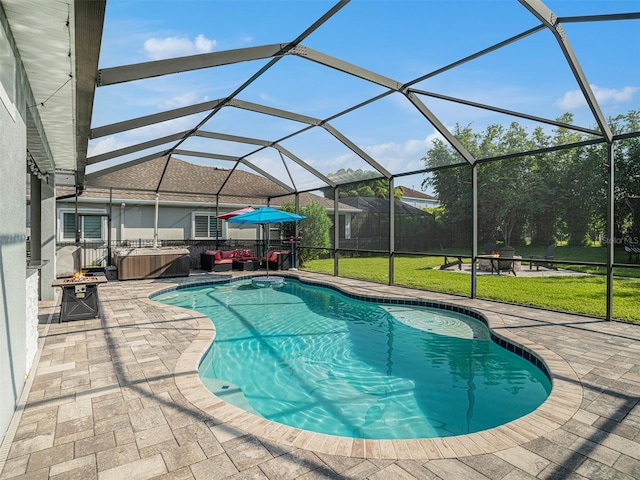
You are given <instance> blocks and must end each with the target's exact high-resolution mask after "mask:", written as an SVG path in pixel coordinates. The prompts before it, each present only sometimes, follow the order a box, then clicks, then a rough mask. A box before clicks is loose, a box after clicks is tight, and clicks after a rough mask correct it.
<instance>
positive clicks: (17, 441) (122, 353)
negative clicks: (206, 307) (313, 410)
mask: <svg viewBox="0 0 640 480" xmlns="http://www.w3.org/2000/svg"><path fill="white" fill-rule="evenodd" d="M296 274H297V275H299V276H300V277H301V278H312V279H314V280H316V281H325V282H327V281H330V282H331V283H332V284H335V285H339V286H340V287H341V288H344V289H345V290H349V291H354V292H359V293H364V294H367V295H379V296H388V297H394V296H400V297H405V298H406V297H411V298H424V299H431V300H433V299H438V300H442V301H449V302H454V303H458V304H462V305H465V306H467V307H471V308H475V309H477V310H479V311H481V312H482V313H484V314H485V315H486V316H487V317H488V318H489V321H490V323H491V326H492V327H493V328H494V331H496V332H497V333H498V334H499V335H501V336H504V337H508V338H512V339H514V340H516V341H518V343H520V344H521V345H523V346H525V347H526V348H528V349H530V350H531V351H534V352H536V353H537V354H538V355H539V356H540V357H541V358H543V360H544V361H545V362H546V363H547V365H549V367H550V369H551V371H552V373H553V374H554V389H553V392H552V395H551V397H550V399H549V400H548V401H547V402H546V403H545V404H544V405H543V406H542V407H540V408H539V409H538V410H537V411H536V412H534V413H533V414H531V415H529V416H527V417H524V418H522V419H519V420H517V421H515V422H512V423H511V424H509V425H507V426H503V427H500V428H499V429H491V430H488V431H486V432H480V433H477V434H472V435H463V436H459V437H449V438H444V439H433V440H426V441H417V440H416V441H393V442H391V441H388V442H378V441H357V440H351V439H341V438H338V437H328V436H323V435H319V434H313V433H310V432H304V431H300V430H296V429H293V428H289V427H283V426H281V425H278V424H274V423H272V422H269V421H267V420H265V419H262V418H260V417H256V416H253V415H249V414H246V413H245V412H243V411H241V410H239V409H237V408H235V407H232V406H230V405H228V404H226V403H224V402H222V401H220V400H218V399H217V398H216V397H214V396H213V395H212V394H210V393H209V392H208V391H206V390H205V389H204V387H202V385H201V384H200V383H199V381H198V380H197V375H196V373H195V372H196V368H197V362H198V360H199V358H200V357H201V355H202V353H203V351H204V350H205V349H206V348H207V346H208V345H209V342H210V341H211V338H212V337H213V335H214V331H215V330H214V326H213V324H212V323H211V321H210V320H209V319H208V318H206V317H202V316H201V315H199V314H197V313H196V312H189V311H186V310H180V309H177V308H173V307H168V306H165V305H161V304H158V303H155V302H153V301H152V300H149V298H148V296H149V294H150V293H152V292H154V291H157V290H160V289H164V288H167V287H168V286H172V285H175V284H177V283H182V282H197V281H200V280H203V279H205V280H210V279H212V278H217V277H216V275H215V274H209V275H198V274H197V273H196V272H194V275H192V276H190V277H188V278H182V279H172V280H156V281H152V280H144V281H142V280H141V281H126V282H109V283H108V284H105V285H102V286H100V287H99V295H100V301H101V316H102V318H101V319H96V320H85V321H72V322H64V323H57V316H58V311H59V305H56V304H50V305H46V304H42V305H41V309H40V313H41V325H40V329H41V348H40V350H39V354H38V358H37V359H36V364H35V365H34V369H33V371H32V374H31V376H30V377H29V379H28V381H27V385H26V388H25V393H24V394H23V400H24V404H23V405H21V407H20V409H19V411H18V413H17V414H16V416H15V417H14V421H13V422H12V424H11V426H10V428H9V432H8V433H7V436H6V439H5V442H4V443H3V444H2V448H0V468H1V469H2V470H1V473H0V479H2V480H4V479H8V478H14V479H27V478H28V479H39V478H55V479H58V478H59V479H62V478H78V479H91V478H97V479H101V480H103V479H104V480H107V479H114V480H115V479H118V480H120V479H133V480H136V479H149V478H161V479H217V478H232V479H245V478H246V479H248V478H255V479H273V480H275V479H277V480H281V479H293V478H305V479H315V478H317V479H327V478H353V479H361V478H370V479H413V478H417V479H446V480H448V479H487V478H488V479H504V480H514V479H529V478H554V479H565V478H575V479H582V478H584V479H601V478H603V479H604V478H606V479H609V478H611V479H613V478H615V479H635V478H640V408H638V407H637V403H638V399H639V397H640V341H639V340H640V326H636V325H631V324H625V323H618V322H606V321H602V320H598V319H594V318H587V317H580V316H575V315H568V314H560V313H554V312H548V311H544V310H537V309H529V308H524V307H517V306H512V305H506V304H500V303H493V302H489V301H482V300H471V299H466V298H459V297H451V296H448V295H444V294H437V293H430V292H422V291H417V290H410V289H405V288H397V287H389V286H385V285H378V284H370V283H366V282H360V281H356V280H349V279H340V278H335V277H328V276H323V275H313V274H309V273H305V272H297V273H296Z"/></svg>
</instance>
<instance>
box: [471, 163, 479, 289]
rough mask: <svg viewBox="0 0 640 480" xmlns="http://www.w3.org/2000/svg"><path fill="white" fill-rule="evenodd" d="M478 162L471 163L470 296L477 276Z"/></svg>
mask: <svg viewBox="0 0 640 480" xmlns="http://www.w3.org/2000/svg"><path fill="white" fill-rule="evenodd" d="M477 257H478V164H477V163H474V164H473V165H471V298H476V296H477V293H478V292H477V290H478V276H477V272H476V262H477V261H478V259H477Z"/></svg>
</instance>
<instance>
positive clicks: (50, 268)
mask: <svg viewBox="0 0 640 480" xmlns="http://www.w3.org/2000/svg"><path fill="white" fill-rule="evenodd" d="M40 191H41V195H40V232H41V247H40V258H41V259H42V260H43V261H45V260H46V261H48V263H47V264H46V265H45V266H44V267H42V269H40V299H41V300H54V299H55V295H56V292H55V289H54V288H53V287H52V286H51V284H52V283H53V281H54V280H55V279H56V219H57V217H56V189H55V174H54V173H53V172H50V173H49V178H48V183H47V182H45V181H41V182H40Z"/></svg>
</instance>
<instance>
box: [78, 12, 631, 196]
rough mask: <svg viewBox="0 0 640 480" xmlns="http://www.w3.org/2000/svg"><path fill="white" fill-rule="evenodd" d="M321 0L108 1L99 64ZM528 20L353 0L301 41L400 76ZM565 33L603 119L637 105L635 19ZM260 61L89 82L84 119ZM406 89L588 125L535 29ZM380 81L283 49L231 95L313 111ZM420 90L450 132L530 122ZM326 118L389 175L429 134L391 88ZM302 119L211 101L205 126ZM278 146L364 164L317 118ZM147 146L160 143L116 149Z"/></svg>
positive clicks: (278, 23) (568, 80) (138, 109)
mask: <svg viewBox="0 0 640 480" xmlns="http://www.w3.org/2000/svg"><path fill="white" fill-rule="evenodd" d="M334 3H335V2H332V1H314V0H306V1H302V0H296V1H294V0H290V1H266V0H264V1H244V0H236V1H205V0H201V1H191V0H180V1H177V0H160V1H152V0H136V1H124V0H109V1H108V2H107V12H106V20H105V26H104V33H103V42H102V51H101V57H100V67H101V68H106V67H112V66H119V65H127V64H133V63H140V62H147V61H151V60H158V59H163V58H172V57H180V56H186V55H193V54H198V53H208V52H216V51H224V50H232V49H238V48H246V47H255V46H260V45H266V44H272V43H286V42H288V41H291V40H293V39H295V38H296V37H297V36H298V35H299V34H300V33H302V32H303V31H304V30H305V29H306V28H307V27H309V26H310V25H311V24H312V23H313V22H314V21H315V20H316V19H318V18H319V17H320V16H321V15H322V14H323V13H324V12H326V11H327V10H329V9H330V8H331V7H332V6H333V5H334ZM545 4H546V5H547V6H548V7H549V8H550V9H551V10H552V11H553V12H554V13H556V14H557V15H558V16H560V17H563V16H574V15H584V14H590V15H591V14H593V15H595V14H606V13H628V12H640V0H634V1H629V0H626V1H615V0H607V1H596V0H579V1H571V0H554V1H547V2H545ZM536 25H538V21H537V20H536V19H535V18H534V17H533V16H532V15H531V14H530V13H529V12H528V11H527V10H526V9H525V8H524V7H523V6H522V5H521V4H520V3H519V2H517V1H515V0H493V1H484V0H472V1H462V0H449V1H444V0H420V1H418V0H414V1H402V0H394V1H385V0H353V1H352V2H350V3H349V4H347V5H346V6H345V7H344V8H342V9H341V10H340V11H339V12H338V13H337V14H336V15H334V16H333V17H332V18H331V19H330V20H329V21H328V22H327V23H325V24H324V25H323V26H322V27H320V29H318V30H317V31H316V32H314V33H313V34H311V36H309V37H308V38H307V39H305V40H304V41H303V45H305V46H307V47H309V48H312V49H314V50H318V51H321V52H323V53H325V54H328V55H331V56H333V57H337V58H339V59H341V60H344V61H347V62H350V63H352V64H355V65H357V66H359V67H362V68H365V69H367V70H371V71H374V72H376V73H379V74H381V75H384V76H386V77H389V78H391V79H393V80H396V81H399V82H401V83H404V82H408V81H410V80H413V79H415V78H418V77H420V76H421V75H424V74H427V73H430V72H432V71H434V70H436V69H438V68H441V67H443V66H446V65H448V64H450V63H451V62H454V61H456V60H459V59H461V58H463V57H465V56H467V55H470V54H473V53H475V52H477V51H479V50H481V49H483V48H486V47H489V46H491V45H493V44H496V43H498V42H500V41H503V40H505V39H507V38H509V37H511V36H513V35H516V34H518V33H521V32H523V31H525V30H527V29H529V28H532V27H534V26H536ZM565 30H566V32H567V36H568V39H569V41H570V42H571V45H572V47H573V49H574V51H575V53H576V54H577V56H578V58H579V60H580V64H581V67H582V69H583V71H584V72H585V74H586V76H587V79H588V80H589V82H590V84H591V86H592V89H593V91H594V93H595V95H596V97H597V98H598V99H599V101H600V102H601V106H602V109H603V111H604V114H605V116H616V115H618V114H623V113H626V112H628V111H629V110H632V109H635V110H637V109H640V59H639V58H640V56H639V55H638V53H637V52H638V51H639V50H640V37H639V36H638V35H637V32H638V31H640V21H638V20H628V21H623V22H599V23H594V24H591V23H590V24H567V25H565ZM266 62H267V61H266V60H258V61H253V62H245V63H240V64H234V65H229V66H224V67H217V68H215V69H206V70H200V71H194V72H186V73H181V74H176V75H169V76H164V77H158V78H154V79H147V80H141V81H136V82H130V83H126V84H121V85H114V86H108V87H100V88H98V89H97V91H96V99H95V105H94V114H93V121H92V126H93V127H98V126H102V125H106V124H110V123H114V122H118V121H122V120H126V119H129V118H135V117H138V116H142V115H148V114H151V113H156V112H160V111H165V110H170V109H173V108H178V107H181V106H185V105H190V104H193V103H199V102H204V101H208V100H214V99H218V98H224V97H225V96H227V95H228V94H230V93H231V92H233V91H234V89H235V88H236V87H237V86H238V85H240V84H241V83H242V82H243V81H244V80H246V79H247V78H248V77H250V76H251V75H252V74H254V73H255V72H257V71H258V70H259V69H260V68H261V67H262V66H263V65H265V64H266ZM415 87H416V88H418V89H420V90H425V91H431V92H435V93H439V94H443V95H448V96H453V97H459V98H463V99H466V100H471V101H474V102H479V103H486V104H491V105H495V106H498V107H501V108H505V109H509V110H514V111H519V112H524V113H527V114H530V115H536V116H540V117H544V118H548V119H555V118H557V117H559V116H560V115H562V114H563V113H564V112H571V113H572V114H573V115H574V123H575V124H577V125H581V126H584V127H594V126H595V121H594V120H593V117H592V116H591V114H590V112H589V110H588V108H587V106H586V103H585V102H584V99H583V98H582V94H581V93H580V91H579V89H578V86H577V84H576V82H575V80H574V77H573V75H572V74H571V71H570V70H569V69H568V67H567V66H566V64H565V62H564V57H563V56H562V54H561V51H560V50H559V49H558V48H557V43H556V42H555V39H554V38H553V36H552V35H551V34H550V33H549V32H548V31H543V32H539V33H537V34H535V35H531V36H529V37H527V38H526V39H524V40H522V41H520V42H517V43H515V44H512V45H510V46H508V47H506V48H504V49H502V50H500V51H498V52H494V53H491V54H489V55H487V56H484V57H481V58H480V59H477V60H474V61H472V62H470V63H468V64H465V65H463V66H462V67H459V68H456V69H453V70H451V71H449V72H446V73H444V74H442V75H438V76H435V77H433V78H431V79H429V80H426V81H424V82H421V83H419V84H417V85H415ZM383 91H385V90H384V89H383V88H382V87H380V86H378V85H375V84H373V83H370V82H366V81H364V80H361V79H358V78H355V77H352V76H349V75H345V74H343V73H341V72H337V71H334V70H331V69H328V68H326V67H324V66H321V65H318V64H316V63H313V62H309V61H307V60H305V59H302V58H299V57H297V56H291V55H289V56H286V57H284V58H283V59H282V60H280V61H279V62H278V63H277V64H276V66H275V67H272V68H271V69H270V70H269V71H267V72H266V73H265V74H264V75H262V76H261V77H260V78H259V79H258V80H256V81H255V82H254V83H253V84H251V85H250V86H249V87H248V88H247V89H245V90H244V91H243V92H242V93H241V94H240V95H239V97H238V98H240V99H242V100H245V101H250V102H254V103H260V104H264V105H267V106H270V107H275V108H279V109H283V110H289V111H294V112H298V113H301V114H304V115H308V116H311V117H314V118H319V119H325V118H328V117H330V116H332V115H334V114H336V113H338V112H340V111H342V110H345V109H347V108H349V107H351V106H353V105H356V104H358V103H359V102H362V101H365V100H367V99H369V98H372V97H374V96H376V95H378V94H380V93H382V92H383ZM420 98H421V100H422V101H423V102H424V103H425V105H427V107H428V108H429V109H430V110H432V111H433V112H434V113H435V114H436V115H437V116H438V117H439V118H440V119H441V121H442V122H443V123H444V125H446V126H447V127H449V128H453V126H454V125H455V124H456V123H459V124H461V125H463V126H464V125H468V124H470V125H471V126H472V127H473V128H474V129H477V130H482V129H483V128H484V127H485V126H486V125H489V124H493V123H500V124H505V125H508V124H509V123H510V122H512V121H514V120H515V121H518V122H519V123H521V124H522V125H524V126H526V127H527V128H529V129H531V128H534V127H535V126H538V125H537V124H535V123H533V122H527V121H525V120H519V119H516V118H513V117H509V116H505V115H501V114H497V113H492V112H488V111H484V110H479V109H474V108H471V107H464V106H460V105H456V104H451V103H448V102H443V101H440V100H434V99H431V98H429V97H420ZM202 117H203V115H194V116H192V117H186V118H182V119H177V120H174V121H170V122H164V123H162V124H156V125H152V126H149V127H145V128H141V129H137V130H131V131H128V132H123V133H120V134H117V135H111V136H108V137H104V138H100V139H96V140H92V141H91V143H90V152H89V153H90V155H95V154H99V153H104V152H108V151H111V150H114V149H117V148H121V147H123V146H127V145H131V144H136V143H140V142H142V141H146V140H149V139H152V138H154V137H157V136H163V135H168V134H171V133H176V132H179V131H183V130H189V129H191V128H192V127H194V126H195V125H196V124H197V122H198V121H199V120H200V119H201V118H202ZM331 125H333V126H334V127H335V128H336V129H338V130H339V131H340V132H341V133H343V134H344V135H346V136H347V137H349V138H350V139H351V140H352V141H353V142H354V143H355V144H356V145H357V146H358V147H359V148H361V149H362V150H364V151H365V152H366V153H367V154H368V155H370V156H371V157H372V158H374V159H375V160H376V161H378V162H379V163H380V164H381V165H382V166H383V167H385V168H386V169H388V170H389V171H390V172H391V173H394V174H399V173H402V172H406V171H415V170H418V169H420V168H421V167H422V163H421V161H420V159H421V158H422V157H424V156H425V154H426V153H427V151H428V149H429V146H430V144H431V141H432V140H433V139H434V138H436V137H437V136H438V134H437V132H436V131H435V129H434V128H433V127H432V126H431V125H430V124H429V123H428V122H427V121H426V120H425V118H424V117H423V116H422V115H421V114H420V113H419V112H418V111H417V110H416V109H415V107H414V106H413V105H412V104H411V103H410V102H408V101H407V99H406V98H404V96H403V95H401V94H393V95H390V96H388V97H386V98H385V99H383V100H381V101H379V102H375V103H373V104H370V105H368V106H367V107H365V108H363V109H360V110H356V111H354V112H352V113H350V114H348V115H345V116H343V117H339V118H336V119H334V120H332V121H331ZM302 127H304V125H303V124H300V123H298V122H292V121H289V120H285V119H280V118H273V117H266V116H264V115H259V114H256V113H254V112H250V111H247V110H242V109H238V108H231V107H229V108H223V109H222V110H221V111H220V113H219V114H217V115H216V116H215V117H214V118H213V119H212V120H211V121H209V122H208V123H207V125H206V126H205V128H204V129H205V130H208V131H214V132H220V133H229V134H234V135H242V136H248V137H255V138H259V139H263V140H269V141H274V140H278V139H280V138H282V137H285V136H286V135H289V134H290V133H292V132H294V131H297V130H299V129H301V128H302ZM170 145H171V144H168V145H167V146H170ZM282 145H283V146H284V147H285V148H287V149H288V150H290V151H291V152H293V153H294V154H295V155H297V156H298V157H300V158H301V159H303V160H305V161H307V162H309V163H310V164H311V165H313V166H314V168H316V169H318V170H319V171H321V172H322V173H324V174H326V173H331V172H335V171H337V170H338V169H340V168H349V167H350V168H353V169H358V168H362V169H365V170H371V168H370V167H369V166H368V165H367V164H366V163H365V162H364V161H363V160H362V159H360V158H358V157H357V155H355V154H354V153H353V152H352V151H351V150H349V149H348V148H346V147H345V146H344V145H343V144H342V143H340V142H339V141H337V140H336V139H335V138H334V137H333V136H331V135H330V134H329V133H327V132H326V131H324V130H323V129H321V128H314V129H312V130H311V131H309V132H308V133H305V134H303V135H299V136H296V137H293V138H291V139H289V140H286V141H284V142H283V143H282ZM182 148H184V149H188V150H200V151H206V152H215V153H221V154H225V155H231V156H242V155H246V154H247V153H249V152H251V151H253V150H254V149H255V147H250V146H247V145H244V144H239V143H235V142H222V141H214V140H205V139H193V140H188V141H187V142H186V143H185V145H184V146H183V147H182ZM159 150H162V147H158V148H156V149H152V150H150V151H144V152H140V153H139V154H137V155H134V156H128V157H124V159H125V160H130V159H134V158H136V157H138V156H143V155H146V154H149V153H154V152H155V151H159ZM181 158H183V159H185V160H189V161H194V162H196V163H201V164H208V165H212V166H218V167H224V168H230V167H231V166H233V165H232V164H230V163H229V162H221V161H203V160H202V159H197V158H195V157H194V158H184V157H181ZM249 159H250V160H251V161H252V162H254V163H255V164H256V165H257V166H259V167H260V168H263V169H267V170H268V171H277V172H279V173H278V174H277V176H278V177H279V178H285V177H287V178H288V176H289V174H287V172H286V171H285V170H284V168H283V167H282V161H281V159H280V157H279V155H278V154H277V152H275V151H274V150H273V149H268V150H266V151H263V152H260V153H259V154H256V155H253V156H251V157H250V158H249ZM105 164H106V165H108V164H107V163H106V162H105ZM288 168H289V169H290V172H289V173H290V174H291V176H292V177H293V183H295V185H296V187H298V188H299V189H306V188H315V187H318V186H322V185H321V183H319V182H318V181H317V180H315V179H313V178H311V177H310V176H309V175H308V174H306V172H304V171H303V170H302V169H301V168H300V167H297V166H296V165H295V164H294V163H292V162H289V163H288ZM278 169H279V170H278ZM88 171H91V168H90V169H89V170H88ZM422 178H423V176H422V175H418V176H411V177H404V178H401V179H398V180H397V181H396V184H402V185H407V186H409V187H413V188H416V189H419V187H420V184H421V181H422ZM287 183H291V181H290V180H287Z"/></svg>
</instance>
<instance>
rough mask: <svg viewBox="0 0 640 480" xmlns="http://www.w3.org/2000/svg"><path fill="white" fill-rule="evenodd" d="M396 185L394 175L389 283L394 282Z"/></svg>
mask: <svg viewBox="0 0 640 480" xmlns="http://www.w3.org/2000/svg"><path fill="white" fill-rule="evenodd" d="M394 185H395V183H394V181H393V177H391V178H390V179H389V285H393V284H394V260H395V259H394V255H395V250H396V238H395V236H396V233H395V231H396V224H395V218H396V212H395V208H396V199H395V195H394V193H395V192H394V190H395V187H394Z"/></svg>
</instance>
